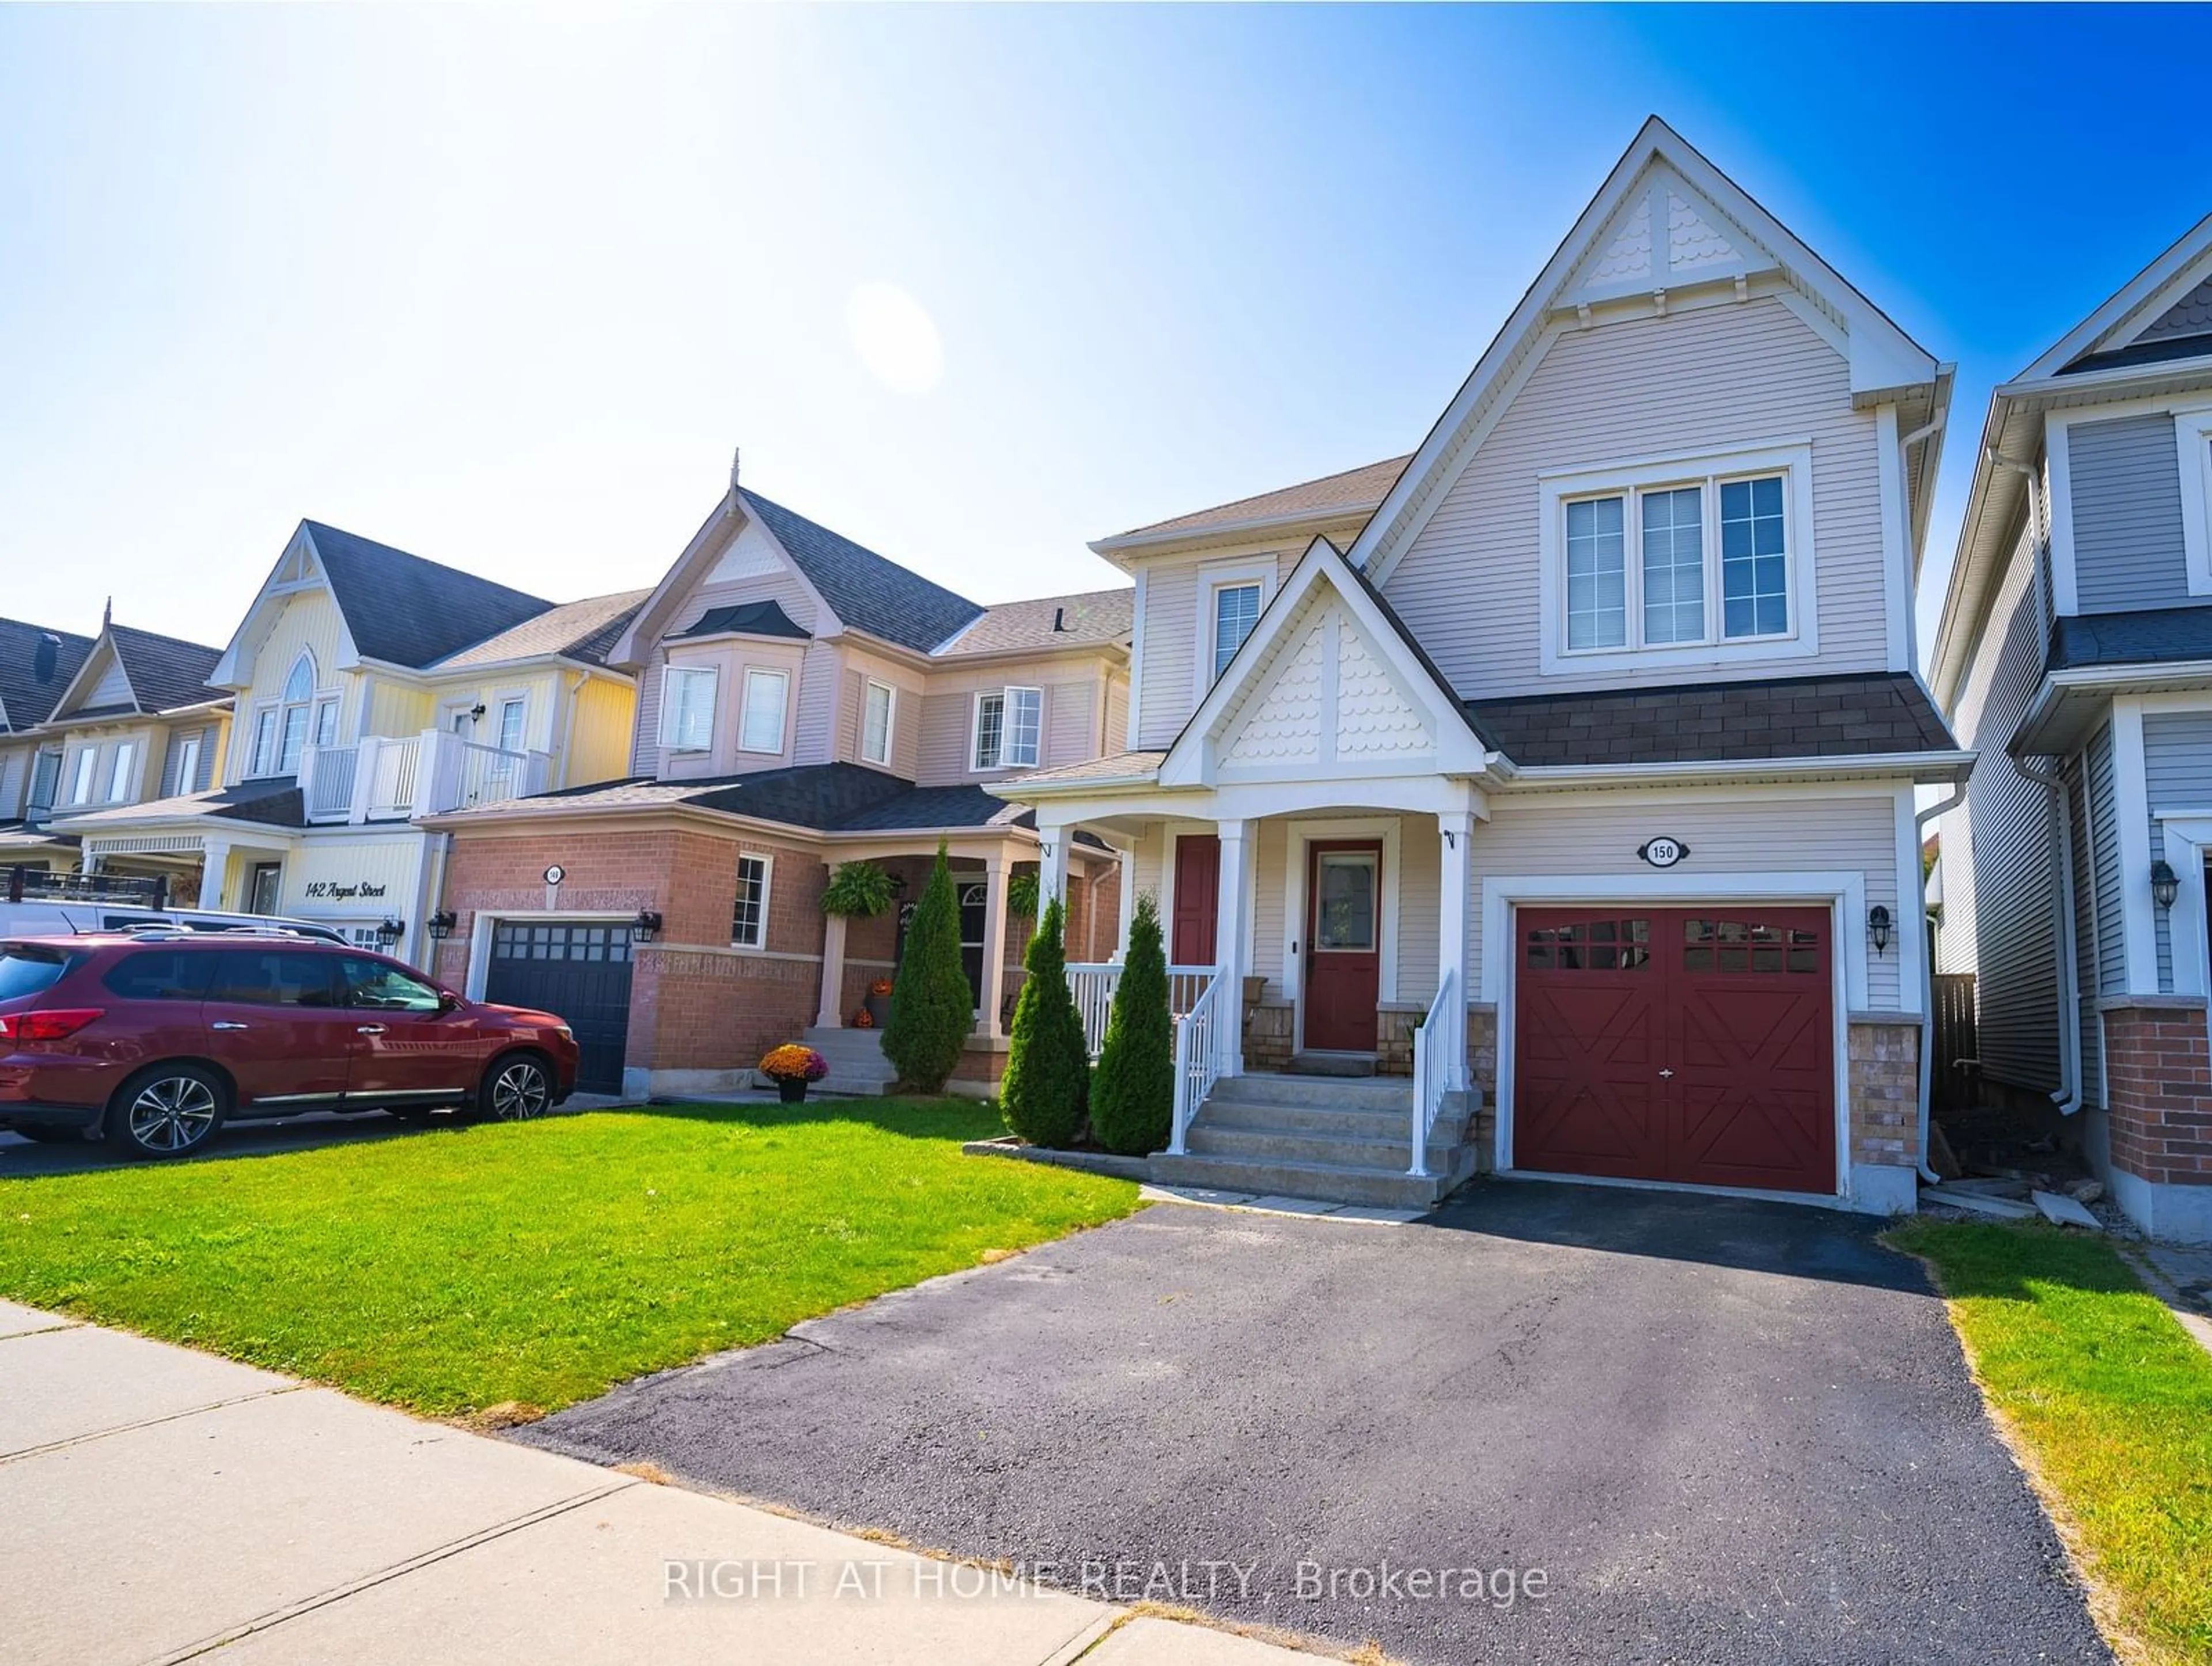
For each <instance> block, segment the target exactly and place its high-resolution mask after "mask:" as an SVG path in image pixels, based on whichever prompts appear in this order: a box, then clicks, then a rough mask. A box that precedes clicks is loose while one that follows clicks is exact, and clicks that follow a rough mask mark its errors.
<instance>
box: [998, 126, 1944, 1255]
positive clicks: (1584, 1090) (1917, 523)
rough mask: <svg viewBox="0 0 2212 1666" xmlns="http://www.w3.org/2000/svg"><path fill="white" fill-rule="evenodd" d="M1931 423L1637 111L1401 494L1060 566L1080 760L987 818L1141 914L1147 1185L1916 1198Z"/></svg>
mask: <svg viewBox="0 0 2212 1666" xmlns="http://www.w3.org/2000/svg"><path fill="white" fill-rule="evenodd" d="M1950 386H1951V373H1950V370H1949V368H1948V367H1947V366H1943V365H1941V364H1939V363H1938V362H1936V359H1935V358H1934V357H1933V356H1930V355H1929V353H1928V352H1927V351H1926V350H1923V348H1921V347H1920V346H1918V345H1917V344H1915V343H1914V342H1913V341H1911V339H1909V338H1908V337H1906V336H1905V334H1904V333H1903V332H1902V331H1900V330H1899V328H1898V326H1897V325H1895V324H1894V323H1893V322H1892V321H1891V320H1890V319H1888V318H1887V316H1886V315H1885V314H1884V313H1882V312H1881V309H1880V308H1878V307H1876V306H1875V304H1874V303H1873V302H1872V301H1869V299H1868V298H1867V297H1866V296H1864V295H1862V294H1860V292H1859V291H1858V290H1857V289H1854V288H1853V287H1852V286H1851V285H1850V283H1848V282H1846V281H1845V280H1844V278H1843V277H1841V276H1840V275H1838V273H1837V272H1835V271H1832V269H1831V268H1830V267H1829V266H1828V265H1827V264H1826V263H1825V262H1824V261H1823V260H1821V258H1820V257H1819V256H1818V255H1817V254H1815V253H1814V252H1813V251H1812V250H1810V249H1809V248H1808V247H1807V246H1805V245H1804V244H1803V243H1802V242H1801V241H1800V240H1798V239H1797V238H1796V236H1794V235H1793V234H1791V233H1790V231H1789V229H1788V228H1785V227H1784V226H1783V225H1782V224H1781V223H1780V222H1778V221H1777V220H1776V219H1775V218H1774V216H1772V215H1771V214H1769V213H1768V212H1767V211H1766V210H1765V209H1763V208H1761V207H1760V206H1759V204H1757V203H1756V202H1754V201H1753V200H1752V198H1750V197H1749V196H1747V194H1746V193H1745V192H1743V191H1742V190H1741V188H1739V187H1738V186H1737V185H1735V183H1734V182H1732V181H1731V180H1730V179H1728V178H1727V177H1726V176H1724V175H1723V174H1722V173H1720V171H1719V170H1718V169H1717V168H1716V167H1714V166H1713V165H1712V164H1711V162H1709V161H1706V159H1705V157H1703V156H1702V155H1699V153H1698V152H1696V151H1695V150H1693V149H1691V147H1690V146H1689V145H1687V144H1686V143H1684V142H1683V140H1682V139H1681V138H1680V137H1679V136H1677V135H1676V134H1675V133H1674V132H1673V131H1671V130H1670V129H1669V128H1668V127H1667V126H1666V125H1665V124H1664V123H1662V122H1660V121H1657V120H1656V119H1655V120H1654V121H1652V122H1651V123H1650V124H1649V125H1647V126H1646V127H1645V128H1644V131H1642V132H1641V133H1640V134H1639V135H1638V137H1637V139H1636V141H1635V143H1634V144H1633V145H1632V146H1631V148H1630V149H1629V150H1628V152H1627V154H1626V155H1625V156H1623V157H1622V159H1621V161H1620V163H1619V165H1618V166H1617V167H1615V168H1614V169H1613V173H1612V174H1611V175H1610V176H1609V177H1608V178H1607V180H1606V181H1605V184H1604V185H1603V187H1602V189H1601V190H1600V191H1599V192H1598V194H1597V196H1596V197H1595V199H1594V200H1593V201H1592V202H1591V203H1590V204H1589V206H1588V208H1587V209H1585V210H1583V214H1582V216H1581V217H1580V218H1579V219H1578V220H1577V222H1575V224H1574V226H1573V228H1572V229H1571V231H1570V232H1569V234H1568V235H1567V237H1566V240H1565V242H1564V243H1563V244H1562V245H1561V246H1559V251H1558V252H1557V253H1556V254H1555V255H1554V256H1553V258H1552V260H1551V262H1550V264H1548V265H1547V266H1546V267H1545V268H1544V270H1543V271H1542V272H1541V274H1539V275H1538V277H1536V280H1535V282H1534V285H1533V286H1532V287H1531V288H1530V289H1529V290H1528V295H1527V296H1526V298H1525V299H1524V300H1523V301H1522V302H1521V304H1520V305H1519V307H1517V308H1516V310H1515V311H1514V313H1513V314H1512V315H1511V317H1510V319H1507V320H1506V322H1505V325H1504V328H1503V329H1502V331H1500V332H1499V334H1498V337H1497V338H1496V339H1495V341H1493V342H1492V344H1491V345H1490V347H1489V348H1488V350H1486V352H1485V353H1484V354H1483V355H1482V357H1481V359H1480V362H1478V363H1477V364H1476V366H1475V367H1474V371H1473V373H1472V374H1470V375H1469V376H1468V379H1467V381H1466V383H1465V385H1464V386H1462V388H1461V390H1460V392H1459V393H1458V394H1457V396H1456V397H1455V398H1454V399H1453V401H1452V403H1451V404H1450V405H1449V408H1448V409H1447V410H1445V411H1444V412H1443V416H1442V417H1441V418H1440V419H1439V420H1438V421H1437V423H1436V425H1435V427H1434V428H1433V429H1431V431H1430V433H1429V435H1428V436H1427V437H1426V438H1425V440H1424V441H1422V442H1421V444H1420V446H1419V449H1418V450H1416V451H1414V452H1413V453H1412V454H1411V455H1410V457H1407V458H1401V459H1393V460H1392V461H1389V462H1386V463H1381V464H1377V465H1373V466H1372V467H1370V468H1366V469H1360V470H1354V471H1350V472H1348V473H1345V474H1340V475H1334V476H1331V477H1327V478H1324V479H1321V480H1316V481H1313V482H1310V483H1306V484H1304V485H1301V486H1297V487H1293V488H1291V489H1287V490H1283V491H1278V492H1273V493H1268V494H1264V495H1262V496H1255V497H1249V498H1244V499H1241V500H1239V501H1237V502H1232V503H1229V504H1226V505H1224V506H1222V507H1221V508H1217V509H1212V510H1207V511H1204V512H1201V513H1199V514H1187V515H1182V516H1179V517H1177V518H1176V519H1174V520H1166V521H1162V522H1159V523H1157V524H1155V525H1152V526H1145V527H1141V528H1139V529H1138V530H1136V531H1134V532H1127V533H1124V534H1121V535H1120V536H1118V537H1114V538H1105V539H1103V540H1101V541H1100V542H1099V543H1098V544H1096V545H1094V546H1093V547H1094V548H1095V549H1096V550H1098V551H1099V552H1100V553H1102V554H1103V555H1105V556H1108V557H1109V558H1110V559H1111V560H1113V561H1114V562H1116V563H1117V564H1119V565H1120V566H1121V567H1122V568H1124V569H1126V570H1127V572H1128V573H1129V574H1130V575H1131V576H1132V577H1133V580H1134V582H1135V598H1134V605H1135V631H1134V641H1133V673H1132V684H1133V688H1132V693H1131V696H1130V698H1129V702H1128V717H1127V727H1125V728H1124V729H1123V730H1122V732H1121V735H1120V736H1119V737H1118V740H1119V746H1120V750H1119V751H1116V752H1115V753H1114V754H1113V755H1110V756H1108V757H1102V758H1098V759H1095V760H1089V761H1086V762H1085V763H1081V764H1079V765H1076V766H1073V767H1068V768H1060V769H1053V768H1049V767H1048V768H1044V769H1039V770H1036V771H1034V772H1031V773H1029V774H1027V775H1024V776H1023V777H1021V778H1020V779H1019V780H1018V781H1014V782H1012V783H1011V784H1009V785H1005V786H1002V787H1000V788H999V789H998V790H999V791H1000V793H1002V794H1003V795H1004V796H1006V797H1008V798H1011V799H1013V800H1017V801H1018V802H1020V803H1023V804H1026V805H1029V806H1033V807H1034V809H1035V810H1036V818H1037V831H1038V836H1040V838H1041V839H1042V842H1043V843H1044V847H1045V848H1047V849H1048V850H1066V849H1070V848H1075V842H1076V841H1078V840H1079V838H1080V837H1081V836H1082V835H1084V834H1085V833H1088V834H1091V835H1094V836H1097V838H1098V839H1100V840H1101V841H1103V842H1105V843H1107V844H1109V845H1111V846H1113V847H1114V848H1116V849H1118V850H1120V851H1122V852H1126V853H1127V857H1126V860H1127V862H1128V865H1129V871H1130V872H1131V873H1132V875H1133V880H1132V883H1133V886H1134V887H1136V888H1139V889H1142V890H1146V891H1154V892H1157V893H1158V897H1159V898H1160V903H1161V910H1162V914H1163V916H1164V920H1165V921H1166V924H1167V927H1168V930H1169V932H1170V959H1171V961H1172V962H1173V963H1174V964H1175V965H1176V966H1177V967H1178V968H1180V969H1181V970H1179V971H1178V973H1177V975H1176V977H1175V978H1174V980H1173V982H1174V984H1175V986H1176V992H1177V993H1176V1006H1177V1008H1178V1010H1179V1012H1182V1023H1181V1025H1180V1026H1179V1031H1178V1036H1179V1041H1178V1046H1179V1060H1178V1069H1177V1087H1176V1107H1175V1119H1174V1130H1175V1131H1174V1135H1173V1139H1172V1142H1171V1146H1170V1154H1169V1155H1168V1156H1165V1157H1163V1158H1155V1160H1154V1171H1155V1173H1158V1174H1160V1175H1162V1176H1163V1177H1172V1178H1177V1179H1181V1180H1184V1181H1188V1182H1191V1183H1202V1184H1209V1185H1218V1186H1221V1187H1225V1188H1229V1189H1235V1190H1238V1191H1247V1192H1282V1193H1292V1194H1304V1195H1321V1196H1337V1197H1349V1198H1357V1199H1364V1200H1367V1201H1376V1202H1383V1201H1397V1202H1424V1201H1427V1200H1429V1199H1432V1198H1433V1197H1435V1196H1436V1195H1438V1194H1439V1193H1440V1192H1441V1191H1442V1190H1443V1189H1448V1188H1449V1186H1451V1185H1454V1184H1455V1183H1458V1181H1459V1180H1460V1179H1461V1178H1462V1177H1464V1176H1465V1175H1466V1174H1467V1173H1468V1172H1470V1171H1471V1170H1475V1169H1477V1168H1481V1169H1494V1170H1499V1171H1502V1172H1506V1173H1519V1174H1539V1175H1544V1174H1549V1175H1568V1176H1574V1177H1583V1178H1595V1179H1601V1180H1606V1181H1613V1182H1618V1183H1629V1184H1643V1183H1661V1184H1666V1185H1680V1186H1692V1187H1714V1188H1725V1189H1737V1190H1750V1191H1754V1192H1759V1193H1764V1194H1773V1195H1785V1196H1789V1197H1793V1198H1805V1199H1813V1200H1818V1201H1826V1202H1829V1203H1832V1204H1834V1203H1841V1204H1843V1205H1844V1206H1847V1207H1851V1208H1854V1209H1859V1210H1866V1211H1875V1212H1891V1211H1898V1210H1906V1209H1911V1207H1914V1202H1915V1199H1916V1195H1917V1174H1916V1167H1917V1164H1918V1163H1919V1161H1920V1159H1921V1138H1922V1129H1921V1126H1920V1116H1919V1110H1918V1106H1919V1086H1918V1084H1917V1069H1918V1060H1919V1057H1920V1055H1921V1051H1922V1045H1921V1043H1922V1034H1923V1023H1924V1016H1925V1014H1926V1012H1927V1011H1928V1003H1927V959H1926V941H1925V938H1924V935H1923V933H1922V932H1921V930H1920V929H1919V917H1920V904H1919V900H1918V899H1919V897H1920V887H1921V878H1920V871H1919V866H1918V862H1919V853H1920V833H1921V830H1920V829H1919V827H1918V826H1917V823H1916V812H1915V795H1916V788H1917V787H1919V786H1920V785H1921V784H1922V783H1932V784H1938V785H1945V786H1948V785H1950V784H1952V783H1954V782H1956V781H1960V780H1961V779H1963V778H1964V777H1965V776H1966V773H1967V771H1968V769H1969V767H1970V765H1971V763H1972V755H1971V754H1970V753H1968V752H1966V751H1962V750H1961V749H1960V747H1959V746H1958V745H1957V744H1956V743H1955V742H1954V740H1953V739H1952V737H1951V735H1950V734H1949V733H1948V731H1947V729H1946V727H1945V726H1944V724H1943V722H1942V720H1941V718H1940V717H1939V716H1938V715H1937V714H1936V710H1935V708H1934V706H1933V705H1932V703H1931V702H1930V701H1929V697H1928V696H1927V693H1926V691H1925V690H1924V689H1923V686H1922V684H1921V683H1920V681H1919V679H1918V678H1917V675H1916V674H1915V671H1914V665H1915V652H1914V642H1913V612H1912V596H1913V585H1914V578H1915V575H1916V573H1917V569H1918V565H1919V561H1920V556H1921V550H1922V545H1923V536H1924V529H1925V526H1926V524H1927V518H1928V514H1929V504H1930V498H1931V494H1932V492H1933V489H1934V483H1935V478H1936V468H1937V463H1938V459H1939V456H1940V451H1941V444H1942V429H1943V423H1944V419H1945V416H1946V412H1947V407H1948V399H1949V395H1950ZM1043 873H1044V877H1045V883H1046V888H1047V890H1048V891H1051V890H1053V889H1054V888H1055V887H1056V886H1057V885H1059V884H1060V883H1062V882H1063V871H1062V869H1061V868H1060V866H1059V865H1058V864H1056V863H1054V862H1050V861H1048V862H1047V863H1046V865H1045V866H1044V869H1043ZM1072 976H1073V979H1074V981H1075V982H1076V985H1077V988H1078V993H1079V996H1080V997H1081V998H1082V1000H1083V1001H1084V1003H1085V1005H1086V1007H1087V1008H1089V1009H1095V1008H1096V1007H1097V1004H1098V1000H1099V994H1100V990H1101V988H1102V986H1103V984H1105V983H1107V982H1110V975H1102V974H1100V973H1097V972H1095V971H1091V970H1078V971H1076V972H1074V973H1073V974H1072ZM1363 1073H1372V1074H1373V1075H1374V1076H1375V1078H1376V1079H1373V1080H1368V1081H1352V1082H1346V1081H1345V1080H1343V1079H1341V1077H1343V1076H1344V1075H1346V1074H1363ZM1309 1078H1312V1079H1309Z"/></svg>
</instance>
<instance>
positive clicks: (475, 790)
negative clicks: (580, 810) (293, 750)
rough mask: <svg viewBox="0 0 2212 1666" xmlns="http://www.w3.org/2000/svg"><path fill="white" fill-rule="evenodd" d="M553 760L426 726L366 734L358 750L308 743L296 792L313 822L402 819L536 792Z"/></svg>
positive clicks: (541, 789) (547, 782)
mask: <svg viewBox="0 0 2212 1666" xmlns="http://www.w3.org/2000/svg"><path fill="white" fill-rule="evenodd" d="M551 772H552V760H551V759H550V757H548V756H547V755H546V754H545V753H544V752H509V751H501V749H500V748H499V747H497V746H481V745H477V743H476V742H474V741H471V740H464V739H461V738H460V737H459V735H453V734H447V733H445V732H443V731H442V730H439V729H425V730H423V731H422V733H420V734H413V735H406V736H399V737H395V736H388V735H366V736H363V737H362V741H361V744H360V745H357V746H311V747H309V748H308V749H307V751H306V753H305V754H304V755H303V756H302V757H301V761H300V788H301V793H302V794H303V795H304V796H305V798H306V800H307V819H308V820H310V821H314V822H351V823H353V824H356V825H358V824H361V823H363V822H404V821H410V820H412V819H413V818H416V817H417V816H435V815H440V814H442V813H443V812H446V811H448V810H473V809H477V808H478V807H480V806H483V805H487V804H503V803H505V802H506V801H507V800H509V799H518V798H527V797H528V796H529V795H530V794H532V793H542V792H544V790H545V789H546V787H548V786H549V785H550V775H551Z"/></svg>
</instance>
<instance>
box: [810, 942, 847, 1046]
mask: <svg viewBox="0 0 2212 1666" xmlns="http://www.w3.org/2000/svg"><path fill="white" fill-rule="evenodd" d="M814 1021H815V1023H817V1024H818V1025H822V1026H823V1028H825V1029H829V1030H838V1029H842V1028H843V1027H844V1024H845V916H844V915H842V914H833V915H828V916H826V917H825V918H824V919H823V921H822V1008H821V1010H820V1011H819V1012H817V1013H815V1015H814Z"/></svg>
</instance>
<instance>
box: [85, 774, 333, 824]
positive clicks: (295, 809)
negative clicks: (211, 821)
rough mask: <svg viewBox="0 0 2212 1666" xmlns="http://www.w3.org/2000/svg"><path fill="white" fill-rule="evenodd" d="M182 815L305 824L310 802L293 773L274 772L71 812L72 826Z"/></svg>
mask: <svg viewBox="0 0 2212 1666" xmlns="http://www.w3.org/2000/svg"><path fill="white" fill-rule="evenodd" d="M181 816H212V817H216V818H219V819H221V820H223V821H231V822H252V823H253V824H256V825H257V826H261V827H305V826H306V825H307V800H306V799H305V798H304V797H303V796H302V795H301V792H300V787H299V784H298V782H297V781H295V779H294V778H293V777H292V776H290V775H271V776H270V777H269V778H268V779H266V780H264V781H240V783H239V784H238V785H237V786H235V787H221V788H218V789H217V790H216V791H215V792H212V793H182V794H180V795H179V796H178V797H176V798H173V799H155V800H152V801H151V802H149V803H146V804H126V805H120V806H117V807H116V808H115V809H112V810H95V811H94V812H92V813H91V814H90V815H87V816H72V817H70V818H69V824H70V826H71V827H72V828H76V827H83V826H86V825H88V824H95V823H99V824H105V823H111V822H127V823H136V822H142V821H146V820H149V819H170V818H177V817H181Z"/></svg>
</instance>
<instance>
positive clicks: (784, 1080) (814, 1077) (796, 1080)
mask: <svg viewBox="0 0 2212 1666" xmlns="http://www.w3.org/2000/svg"><path fill="white" fill-rule="evenodd" d="M760 1073H761V1074H762V1075H763V1076H766V1077H768V1078H769V1079H771V1080H773V1081H774V1082H775V1091H776V1095H777V1097H780V1098H781V1100H782V1101H783V1103H784V1104H787V1105H795V1104H800V1103H801V1102H803V1101H804V1100H805V1097H806V1085H807V1083H809V1082H818V1081H820V1080H821V1079H823V1077H824V1076H827V1075H828V1074H829V1060H827V1059H825V1058H823V1056H822V1055H820V1054H819V1053H817V1052H816V1051H815V1050H814V1049H812V1048H811V1047H801V1046H800V1045H799V1043H797V1042H786V1043H784V1044H783V1045H782V1046H781V1047H779V1048H776V1049H774V1050H773V1051H772V1052H770V1053H769V1055H768V1057H766V1058H764V1059H763V1060H762V1061H760Z"/></svg>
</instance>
